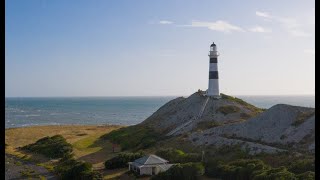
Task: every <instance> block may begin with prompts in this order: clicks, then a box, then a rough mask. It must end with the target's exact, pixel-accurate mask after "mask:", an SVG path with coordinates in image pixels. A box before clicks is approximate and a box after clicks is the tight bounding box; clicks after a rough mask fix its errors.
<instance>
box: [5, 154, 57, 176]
mask: <svg viewBox="0 0 320 180" xmlns="http://www.w3.org/2000/svg"><path fill="white" fill-rule="evenodd" d="M41 178H43V179H44V178H46V179H48V180H56V179H57V178H56V177H55V175H54V174H53V173H51V172H49V171H48V170H47V169H46V168H44V167H41V166H37V165H36V164H34V163H32V162H27V161H23V160H21V159H19V158H17V157H15V156H13V155H10V154H5V179H6V180H18V179H41Z"/></svg>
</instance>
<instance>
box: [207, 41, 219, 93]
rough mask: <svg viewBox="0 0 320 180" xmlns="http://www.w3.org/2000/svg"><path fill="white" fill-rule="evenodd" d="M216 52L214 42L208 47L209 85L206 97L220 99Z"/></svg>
mask: <svg viewBox="0 0 320 180" xmlns="http://www.w3.org/2000/svg"><path fill="white" fill-rule="evenodd" d="M218 56H219V54H218V51H217V46H216V45H215V44H214V42H213V43H212V44H211V46H210V51H209V60H210V61H209V85H208V90H207V96H210V97H214V98H220V93H219V76H218Z"/></svg>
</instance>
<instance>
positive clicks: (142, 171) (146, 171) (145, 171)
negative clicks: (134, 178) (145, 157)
mask: <svg viewBox="0 0 320 180" xmlns="http://www.w3.org/2000/svg"><path fill="white" fill-rule="evenodd" d="M143 174H147V175H152V167H142V168H140V175H143Z"/></svg>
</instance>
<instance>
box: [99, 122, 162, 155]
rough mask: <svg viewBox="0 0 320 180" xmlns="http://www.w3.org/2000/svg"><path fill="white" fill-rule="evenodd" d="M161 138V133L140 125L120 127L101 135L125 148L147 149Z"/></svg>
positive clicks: (102, 137)
mask: <svg viewBox="0 0 320 180" xmlns="http://www.w3.org/2000/svg"><path fill="white" fill-rule="evenodd" d="M160 138H161V135H160V134H159V133H156V132H155V131H154V130H153V129H151V128H149V127H144V126H140V125H135V126H129V127H124V128H120V129H118V130H114V131H112V132H110V133H108V134H105V135H103V136H101V139H108V140H110V141H111V142H113V143H117V144H120V146H121V148H122V149H123V150H127V149H133V148H134V149H145V148H148V147H151V146H153V145H154V144H155V143H156V142H157V141H158V140H159V139H160Z"/></svg>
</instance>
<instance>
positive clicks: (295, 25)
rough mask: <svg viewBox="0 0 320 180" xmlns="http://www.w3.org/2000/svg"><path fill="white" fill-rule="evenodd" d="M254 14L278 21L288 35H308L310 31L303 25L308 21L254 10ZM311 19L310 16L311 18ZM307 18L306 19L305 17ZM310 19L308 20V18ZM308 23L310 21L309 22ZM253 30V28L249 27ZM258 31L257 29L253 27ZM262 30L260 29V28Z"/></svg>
mask: <svg viewBox="0 0 320 180" xmlns="http://www.w3.org/2000/svg"><path fill="white" fill-rule="evenodd" d="M256 15H257V16H260V17H264V18H268V19H269V20H272V21H274V22H278V23H279V24H280V25H281V26H282V27H283V28H284V29H285V31H287V32H288V33H289V34H290V35H292V36H295V37H310V36H311V33H309V32H306V31H305V25H306V23H308V22H298V20H297V19H295V18H291V17H290V18H288V17H277V16H271V15H270V14H269V13H267V12H261V11H256ZM311 19H312V18H311ZM307 20H308V19H307ZM307 20H306V21H307ZM309 21H310V20H309ZM309 24H310V23H309ZM251 30H253V29H251ZM255 30H256V31H259V29H255ZM260 30H262V29H260Z"/></svg>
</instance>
